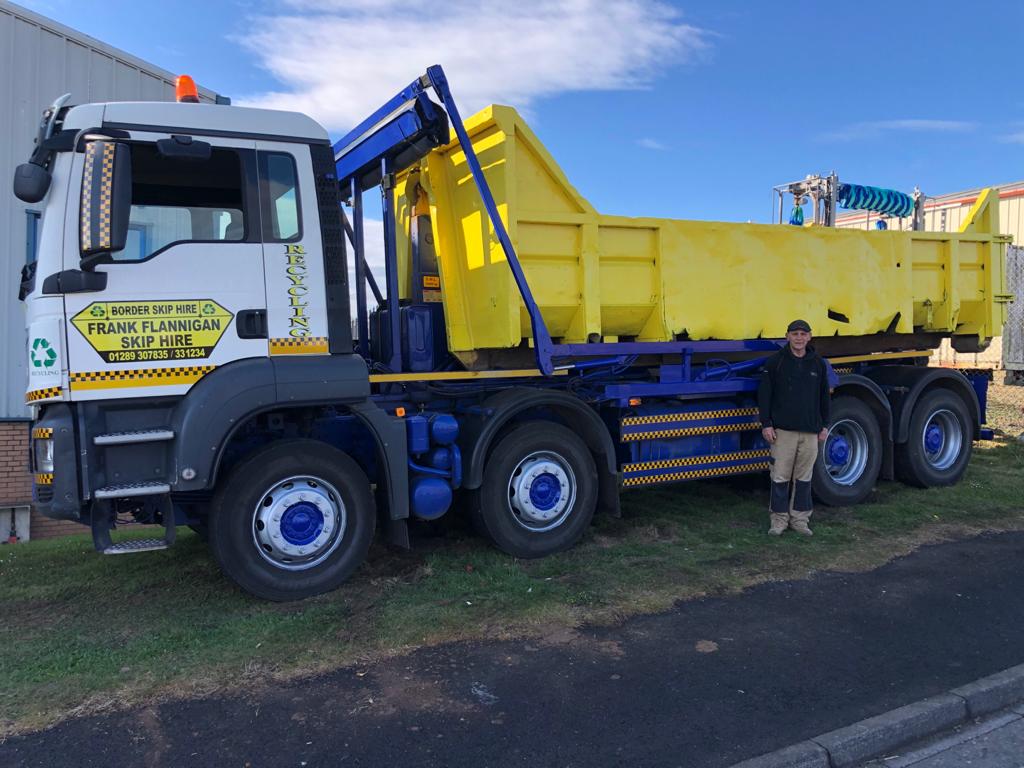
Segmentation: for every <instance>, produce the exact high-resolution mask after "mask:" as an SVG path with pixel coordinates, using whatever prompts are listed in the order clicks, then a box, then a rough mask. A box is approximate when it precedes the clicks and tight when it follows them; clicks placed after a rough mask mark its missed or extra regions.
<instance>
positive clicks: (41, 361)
mask: <svg viewBox="0 0 1024 768" xmlns="http://www.w3.org/2000/svg"><path fill="white" fill-rule="evenodd" d="M29 357H30V358H31V359H32V365H34V366H35V367H36V368H52V367H53V364H54V363H55V362H57V353H56V352H54V351H53V347H52V346H50V342H48V341H47V340H46V339H44V338H43V337H42V336H37V337H36V338H35V339H34V340H33V341H32V350H31V352H30V353H29Z"/></svg>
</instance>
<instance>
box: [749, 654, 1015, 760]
mask: <svg viewBox="0 0 1024 768" xmlns="http://www.w3.org/2000/svg"><path fill="white" fill-rule="evenodd" d="M1014 704H1016V705H1017V706H1016V707H1015V711H1017V712H1018V713H1021V714H1024V664H1020V665H1018V666H1016V667H1011V668H1010V669H1006V670H1003V671H1002V672H997V673H996V674H994V675H990V676H989V677H984V678H982V679H981V680H977V681H975V682H973V683H968V684H967V685H963V686H960V687H959V688H954V689H953V690H951V691H949V692H948V693H943V694H940V695H938V696H933V697H931V698H928V699H923V700H922V701H918V702H915V703H914V704H908V705H907V706H905V707H900V708H899V709H894V710H892V711H890V712H886V713H885V714H882V715H876V716H875V717H869V718H867V719H866V720H861V721H860V722H858V723H854V724H853V725H849V726H846V727H845V728H839V729H838V730H835V731H829V732H828V733H823V734H821V735H820V736H814V737H812V738H810V739H808V740H807V741H802V742H800V743H798V744H794V745H792V746H789V747H785V748H784V749H779V750H776V751H775V752H769V753H768V754H765V755H761V756H760V757H755V758H753V759H751V760H745V761H743V762H742V763H736V764H735V765H734V766H732V768H851V766H856V765H860V764H861V763H864V762H866V761H868V760H872V759H874V758H877V757H884V756H886V755H888V754H891V753H892V751H893V750H894V749H896V748H897V747H901V746H903V745H906V744H909V743H911V742H914V741H919V740H921V739H925V738H928V737H929V736H933V735H935V734H936V733H940V732H941V731H945V730H948V729H949V728H952V727H953V726H955V725H959V724H960V723H963V722H965V721H967V720H971V719H974V718H976V717H980V716H982V715H986V714H990V713H992V712H995V711H997V710H1000V709H1005V708H1007V707H1010V706H1012V705H1014Z"/></svg>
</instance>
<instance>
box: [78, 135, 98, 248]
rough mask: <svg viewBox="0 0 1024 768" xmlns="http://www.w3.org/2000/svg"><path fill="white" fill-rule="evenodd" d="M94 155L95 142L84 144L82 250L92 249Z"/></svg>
mask: <svg viewBox="0 0 1024 768" xmlns="http://www.w3.org/2000/svg"><path fill="white" fill-rule="evenodd" d="M95 156H96V144H95V143H94V142H89V143H88V144H86V145H85V172H84V174H83V175H82V209H81V210H82V217H81V220H82V233H81V235H82V250H85V251H91V250H92V218H91V217H90V215H89V212H90V211H91V210H92V169H93V158H94V157H95Z"/></svg>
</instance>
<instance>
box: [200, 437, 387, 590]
mask: <svg viewBox="0 0 1024 768" xmlns="http://www.w3.org/2000/svg"><path fill="white" fill-rule="evenodd" d="M375 523H376V515H375V512H374V503H373V496H372V495H371V493H370V483H369V481H368V480H367V478H366V475H365V474H363V471H362V470H361V469H360V468H359V465H357V464H356V463H355V462H354V461H353V460H352V459H351V458H350V457H349V456H347V455H346V454H344V453H342V452H341V451H339V450H337V449H336V448H332V447H330V446H328V445H324V444H323V443H319V442H315V441H312V440H289V441H287V442H281V443H277V444H275V445H271V446H269V447H267V448H264V449H263V450H261V451H259V452H257V453H255V454H254V455H253V456H251V457H250V458H249V459H246V460H245V461H243V462H242V463H240V464H239V465H238V466H237V467H235V469H234V470H233V471H232V472H231V474H230V475H229V476H228V478H227V480H226V481H225V482H223V483H221V484H220V487H219V488H218V489H217V492H216V494H215V495H214V498H213V503H212V507H211V514H210V520H209V526H210V549H211V550H212V551H213V556H214V558H215V559H216V561H217V563H218V565H220V567H221V570H223V571H224V573H225V574H226V575H227V576H228V577H229V578H231V579H233V580H234V581H235V582H236V583H237V584H238V585H239V586H240V587H242V589H244V590H246V591H247V592H251V593H252V594H254V595H256V596H257V597H262V598H264V599H266V600H277V601H286V600H301V599H303V598H306V597H310V596H312V595H317V594H320V593H321V592H328V591H330V590H332V589H335V588H337V587H338V586H339V585H340V584H341V583H342V582H343V581H345V579H347V578H348V577H349V576H351V575H352V572H353V571H355V569H356V568H358V567H359V565H360V564H361V563H362V562H363V560H365V559H366V553H367V551H368V550H369V548H370V543H371V541H372V539H373V530H374V526H375Z"/></svg>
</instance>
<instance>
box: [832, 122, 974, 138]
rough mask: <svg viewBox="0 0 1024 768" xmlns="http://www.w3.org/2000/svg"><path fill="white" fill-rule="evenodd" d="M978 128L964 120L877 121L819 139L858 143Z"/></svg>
mask: <svg viewBox="0 0 1024 768" xmlns="http://www.w3.org/2000/svg"><path fill="white" fill-rule="evenodd" d="M977 127H978V126H977V123H971V122H966V121H963V120H920V119H903V120H875V121H871V122H864V123H853V124H852V125H848V126H846V127H845V128H840V129H838V130H835V131H829V132H827V133H822V134H820V135H819V136H818V139H819V140H821V141H857V140H859V139H874V138H878V137H879V136H882V135H883V134H886V133H893V132H917V133H969V132H970V131H973V130H974V129H975V128H977Z"/></svg>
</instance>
